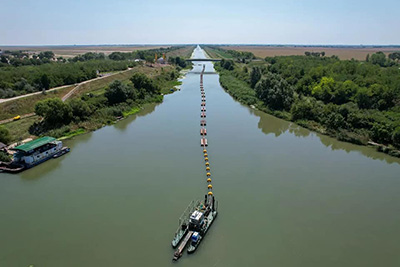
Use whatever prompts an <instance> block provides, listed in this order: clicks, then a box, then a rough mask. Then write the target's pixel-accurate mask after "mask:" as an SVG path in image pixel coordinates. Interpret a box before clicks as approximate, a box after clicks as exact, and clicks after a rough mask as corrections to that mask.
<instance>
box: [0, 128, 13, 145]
mask: <svg viewBox="0 0 400 267" xmlns="http://www.w3.org/2000/svg"><path fill="white" fill-rule="evenodd" d="M10 140H11V136H10V132H9V131H8V130H7V129H6V128H4V127H2V126H0V142H2V143H4V144H8V143H9V142H10Z"/></svg>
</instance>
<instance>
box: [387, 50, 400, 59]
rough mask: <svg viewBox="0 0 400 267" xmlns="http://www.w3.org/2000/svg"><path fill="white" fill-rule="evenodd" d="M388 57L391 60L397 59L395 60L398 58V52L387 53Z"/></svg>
mask: <svg viewBox="0 0 400 267" xmlns="http://www.w3.org/2000/svg"><path fill="white" fill-rule="evenodd" d="M389 58H390V59H391V60H397V61H398V60H400V52H394V53H391V54H389Z"/></svg>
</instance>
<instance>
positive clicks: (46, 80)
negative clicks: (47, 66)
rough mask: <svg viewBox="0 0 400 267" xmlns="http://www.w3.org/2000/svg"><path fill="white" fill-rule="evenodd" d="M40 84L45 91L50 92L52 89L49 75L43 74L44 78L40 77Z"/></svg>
mask: <svg viewBox="0 0 400 267" xmlns="http://www.w3.org/2000/svg"><path fill="white" fill-rule="evenodd" d="M40 84H41V85H42V88H43V89H44V90H49V88H50V79H49V77H48V76H47V74H43V75H42V77H40Z"/></svg>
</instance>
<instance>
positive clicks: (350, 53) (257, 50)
mask: <svg viewBox="0 0 400 267" xmlns="http://www.w3.org/2000/svg"><path fill="white" fill-rule="evenodd" d="M221 48H223V49H230V50H237V51H246V52H252V53H253V54H254V55H255V56H256V57H260V58H265V57H273V56H293V55H304V53H305V52H306V51H308V52H322V51H324V52H325V54H326V56H328V57H330V56H333V55H336V56H338V57H339V58H340V59H352V58H354V59H357V60H365V58H366V56H367V55H368V54H370V55H371V54H373V53H376V52H378V51H382V52H384V53H385V54H386V55H388V54H390V53H393V52H396V51H400V47H386V46H385V47H365V48H364V47H322V46H321V47H316V46H262V45H260V46H258V45H243V46H242V45H239V46H221Z"/></svg>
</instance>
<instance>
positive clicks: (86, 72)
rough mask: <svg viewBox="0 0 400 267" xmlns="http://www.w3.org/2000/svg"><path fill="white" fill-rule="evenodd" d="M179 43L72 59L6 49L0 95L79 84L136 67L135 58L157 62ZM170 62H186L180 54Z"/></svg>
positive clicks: (0, 61) (0, 63)
mask: <svg viewBox="0 0 400 267" xmlns="http://www.w3.org/2000/svg"><path fill="white" fill-rule="evenodd" d="M180 48H181V47H180V46H172V47H169V48H157V49H148V50H137V51H133V52H126V53H123V52H113V53H111V54H110V55H109V56H108V57H106V56H105V55H104V53H94V52H88V53H85V54H83V55H78V56H76V57H73V58H71V59H68V60H65V59H62V58H59V59H58V60H57V59H55V55H54V53H53V52H52V51H43V52H40V53H39V54H38V55H36V54H35V55H31V56H30V55H29V54H28V53H26V52H23V51H4V53H2V55H1V57H0V98H9V97H13V96H18V95H22V94H26V93H32V92H35V91H41V90H47V89H49V88H52V87H56V86H61V85H68V84H74V83H79V82H82V81H85V80H88V79H92V78H95V77H97V71H99V72H105V71H118V70H125V69H127V68H128V67H133V66H134V65H136V64H137V63H135V62H133V60H134V59H143V60H147V61H150V62H153V61H154V58H155V55H156V54H157V55H158V56H159V57H160V56H162V54H163V53H168V52H171V51H174V50H177V49H180ZM171 63H172V64H175V65H178V66H180V67H182V68H184V67H186V66H187V65H186V62H185V60H184V59H182V58H180V57H175V58H172V59H171Z"/></svg>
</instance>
